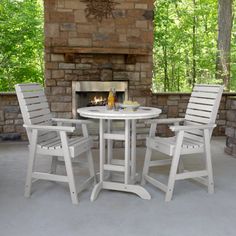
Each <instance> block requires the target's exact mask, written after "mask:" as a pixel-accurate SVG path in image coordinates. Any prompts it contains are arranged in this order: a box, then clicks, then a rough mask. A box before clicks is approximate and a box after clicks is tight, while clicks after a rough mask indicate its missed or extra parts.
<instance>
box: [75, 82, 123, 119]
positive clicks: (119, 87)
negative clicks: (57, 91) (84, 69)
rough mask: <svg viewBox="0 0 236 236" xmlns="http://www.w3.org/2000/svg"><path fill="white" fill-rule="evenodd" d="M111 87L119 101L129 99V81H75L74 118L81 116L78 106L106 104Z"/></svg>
mask: <svg viewBox="0 0 236 236" xmlns="http://www.w3.org/2000/svg"><path fill="white" fill-rule="evenodd" d="M110 89H115V91H116V96H117V101H118V102H119V103H122V102H123V101H124V100H127V99H128V81H74V82H73V84H72V113H73V118H78V117H79V116H78V114H77V109H78V108H81V107H88V106H105V105H106V104H107V98H108V95H109V91H110Z"/></svg>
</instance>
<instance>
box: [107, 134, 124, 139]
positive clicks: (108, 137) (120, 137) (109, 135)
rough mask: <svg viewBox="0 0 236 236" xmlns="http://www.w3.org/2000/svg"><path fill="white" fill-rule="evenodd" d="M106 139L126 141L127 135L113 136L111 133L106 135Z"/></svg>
mask: <svg viewBox="0 0 236 236" xmlns="http://www.w3.org/2000/svg"><path fill="white" fill-rule="evenodd" d="M104 139H111V140H123V141H124V140H125V135H124V134H111V133H106V134H104Z"/></svg>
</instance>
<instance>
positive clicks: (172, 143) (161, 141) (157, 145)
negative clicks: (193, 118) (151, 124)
mask: <svg viewBox="0 0 236 236" xmlns="http://www.w3.org/2000/svg"><path fill="white" fill-rule="evenodd" d="M147 146H148V147H150V148H152V149H155V150H157V151H160V152H163V153H165V154H167V155H169V156H172V155H173V154H174V150H175V147H176V137H175V136H174V137H168V138H162V137H151V138H147ZM203 147H204V144H203V143H201V142H198V141H196V140H193V139H189V138H184V139H183V143H182V148H181V154H188V153H198V152H202V149H203Z"/></svg>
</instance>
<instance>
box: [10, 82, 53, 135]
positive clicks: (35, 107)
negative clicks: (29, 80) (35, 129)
mask: <svg viewBox="0 0 236 236" xmlns="http://www.w3.org/2000/svg"><path fill="white" fill-rule="evenodd" d="M15 89H16V94H17V98H18V101H19V105H20V109H21V113H22V116H23V120H24V123H25V124H26V125H39V124H40V125H51V124H52V122H51V119H52V114H51V112H50V110H49V105H48V102H47V98H46V96H45V93H44V89H43V88H42V87H41V85H40V84H17V85H15ZM27 134H28V138H29V139H30V134H29V133H28V131H27ZM47 135H48V137H49V136H50V138H52V137H55V136H56V135H57V134H56V133H54V132H48V131H46V132H45V131H44V132H42V131H41V132H40V134H39V137H41V136H43V137H46V136H47ZM39 139H40V138H39Z"/></svg>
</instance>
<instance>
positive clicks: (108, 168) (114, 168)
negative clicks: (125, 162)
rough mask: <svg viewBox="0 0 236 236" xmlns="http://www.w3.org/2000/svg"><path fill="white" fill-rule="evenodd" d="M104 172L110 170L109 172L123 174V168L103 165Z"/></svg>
mask: <svg viewBox="0 0 236 236" xmlns="http://www.w3.org/2000/svg"><path fill="white" fill-rule="evenodd" d="M103 168H104V170H111V171H119V172H124V171H125V167H124V166H117V165H109V164H105V165H104V166H103Z"/></svg>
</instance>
